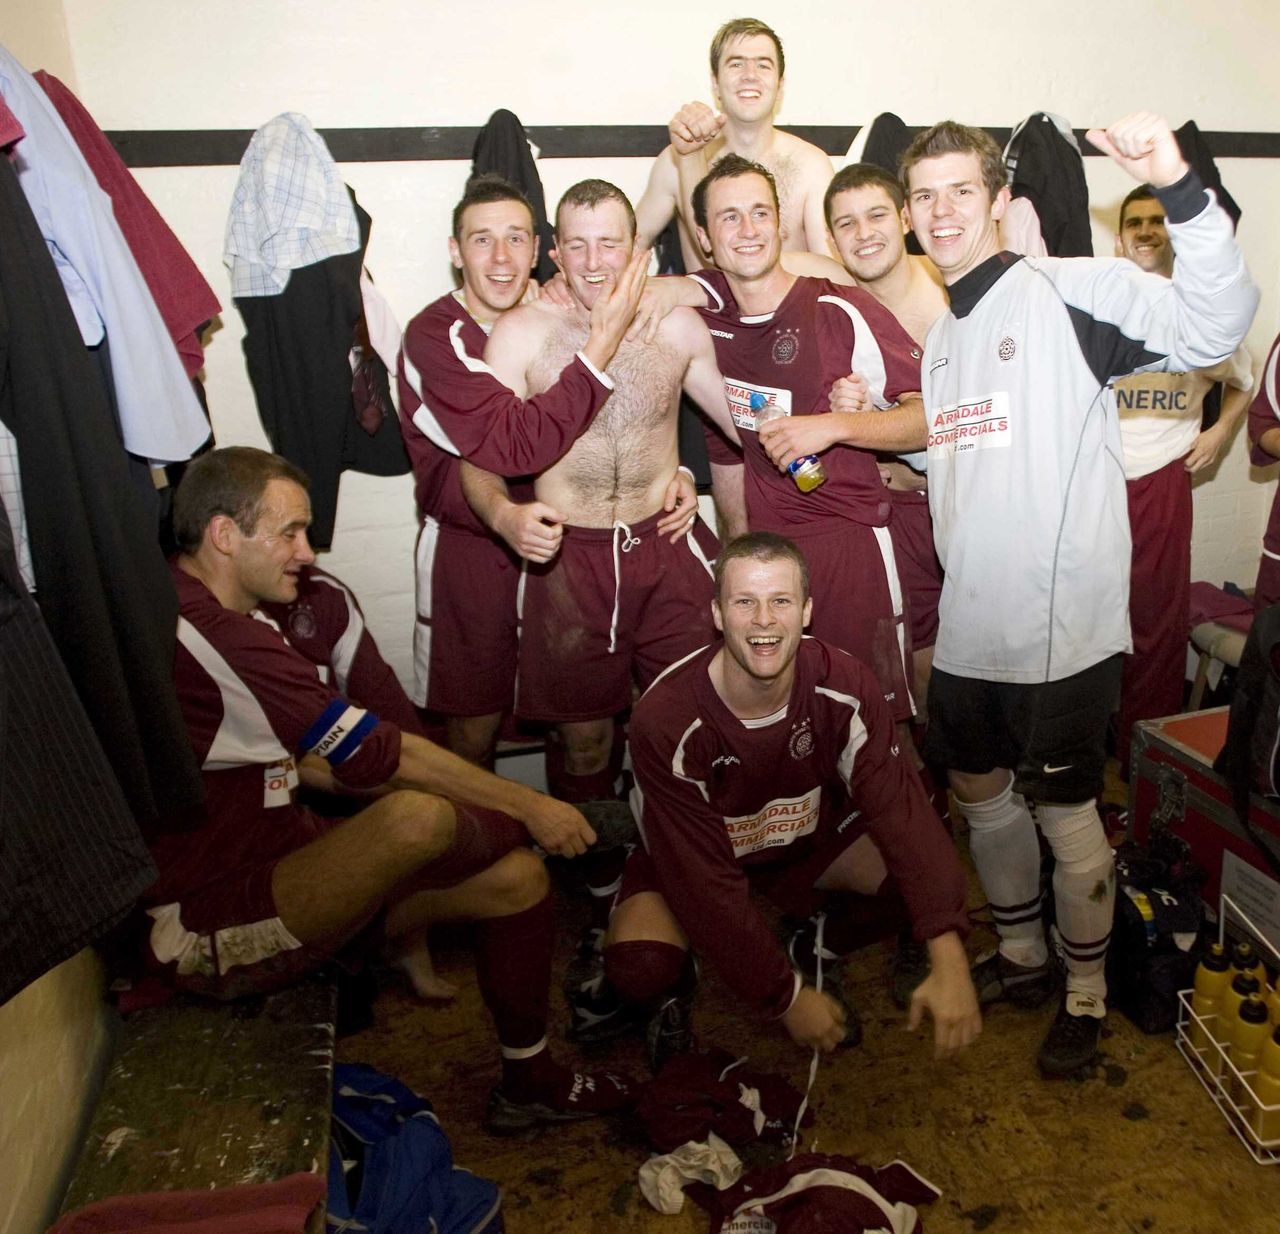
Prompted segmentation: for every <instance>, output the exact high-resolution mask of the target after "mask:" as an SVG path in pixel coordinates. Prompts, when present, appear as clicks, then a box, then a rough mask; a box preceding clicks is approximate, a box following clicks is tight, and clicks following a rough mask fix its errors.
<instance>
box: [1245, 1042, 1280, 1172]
mask: <svg viewBox="0 0 1280 1234" xmlns="http://www.w3.org/2000/svg"><path fill="white" fill-rule="evenodd" d="M1253 1093H1254V1096H1255V1097H1257V1098H1258V1108H1257V1109H1256V1110H1254V1111H1253V1117H1252V1119H1251V1122H1252V1124H1253V1129H1254V1131H1256V1132H1257V1133H1258V1139H1259V1140H1261V1141H1262V1144H1263V1147H1264V1148H1265V1147H1271V1148H1280V1028H1278V1029H1276V1030H1275V1031H1274V1032H1273V1033H1272V1034H1271V1036H1270V1037H1269V1038H1268V1039H1267V1043H1266V1044H1265V1045H1264V1046H1263V1047H1262V1054H1261V1055H1260V1056H1259V1058H1258V1074H1257V1075H1255V1076H1254V1077H1253ZM1269 1105H1270V1106H1275V1107H1276V1108H1275V1109H1274V1110H1268V1109H1267V1108H1266V1107H1267V1106H1269ZM1268 1140H1274V1141H1275V1143H1274V1144H1271V1145H1268V1144H1267V1141H1268Z"/></svg>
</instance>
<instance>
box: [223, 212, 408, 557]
mask: <svg viewBox="0 0 1280 1234" xmlns="http://www.w3.org/2000/svg"><path fill="white" fill-rule="evenodd" d="M351 201H352V204H353V205H354V206H355V210H356V218H357V220H358V221H359V224H360V247H359V248H358V249H357V250H356V251H355V252H353V253H342V254H340V255H338V256H336V257H326V258H325V259H324V260H323V261H317V262H314V263H313V264H311V265H309V266H301V267H299V268H298V269H296V270H293V271H291V272H290V274H289V282H288V284H287V285H286V286H285V289H284V290H283V291H282V292H281V293H280V294H279V295H277V296H237V297H236V298H235V305H236V308H237V309H238V310H239V311H240V316H241V317H243V318H244V325H245V336H244V343H243V346H244V356H245V363H246V366H247V368H248V370H249V380H250V382H252V384H253V395H254V398H255V399H256V400H257V404H258V414H259V415H260V416H261V417H262V427H263V428H264V429H265V430H266V433H267V436H268V437H269V438H270V440H271V448H272V449H273V450H274V451H275V452H276V453H277V454H282V455H283V456H284V457H285V458H287V459H288V460H289V461H290V462H291V463H296V464H297V465H298V466H299V467H301V468H302V470H303V471H305V472H306V473H307V475H308V476H309V477H310V478H311V516H312V520H313V521H312V524H311V542H312V544H313V545H314V546H315V547H316V548H318V549H327V548H329V547H330V545H331V544H332V543H333V525H334V520H335V519H336V517H337V512H338V484H339V480H340V479H341V476H342V473H343V472H344V471H346V470H348V469H349V470H352V471H363V472H366V473H367V474H369V475H373V476H401V475H404V473H405V472H407V471H408V470H409V457H408V455H407V454H406V453H405V449H404V439H403V438H402V437H401V436H400V425H399V422H398V421H397V419H396V417H395V416H387V417H386V418H385V419H384V420H383V421H382V423H381V425H380V426H379V427H378V429H377V431H376V432H374V433H373V434H370V433H368V432H367V431H366V430H365V429H363V428H361V426H360V422H359V420H358V419H357V413H356V408H355V406H354V405H353V401H352V388H351V377H352V374H351V360H350V356H351V347H352V344H353V342H354V341H355V337H356V325H357V323H358V322H359V320H360V318H361V316H362V315H363V313H364V306H363V302H362V300H361V297H360V267H361V266H362V265H363V264H364V252H365V246H366V245H367V244H368V243H369V226H370V219H369V216H368V214H366V213H365V211H364V210H363V209H362V208H361V207H360V203H359V202H357V201H356V199H355V194H354V193H352V194H351ZM373 367H374V369H375V371H376V373H377V374H378V380H379V381H380V382H382V383H383V389H382V390H381V394H382V396H383V399H384V401H385V404H386V406H388V407H390V406H391V405H392V404H391V395H390V392H389V391H387V390H386V389H385V383H386V369H385V368H384V367H383V366H382V363H381V361H378V362H377V363H376V364H374V366H373Z"/></svg>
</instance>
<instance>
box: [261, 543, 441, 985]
mask: <svg viewBox="0 0 1280 1234" xmlns="http://www.w3.org/2000/svg"><path fill="white" fill-rule="evenodd" d="M297 579H298V593H297V595H296V596H295V597H294V599H293V600H292V601H291V602H290V603H288V604H282V603H277V602H274V601H267V602H265V603H263V604H260V605H259V606H258V608H259V611H260V612H262V613H265V614H266V615H267V616H268V617H270V618H271V620H272V621H274V622H275V623H276V625H277V626H278V627H279V629H280V632H281V633H282V634H283V635H284V636H285V638H286V639H288V641H289V645H290V646H291V647H293V649H294V650H295V651H300V652H301V653H302V654H303V655H304V656H306V657H307V659H308V660H310V661H311V663H312V664H314V665H315V666H316V669H317V670H318V672H319V674H320V680H321V681H324V682H327V683H328V684H330V685H332V686H333V687H334V689H336V690H337V691H338V693H339V694H341V695H342V696H343V698H346V699H349V700H350V701H351V702H353V703H355V704H356V706H357V707H363V708H364V709H365V710H366V711H372V712H373V713H374V714H375V715H376V716H378V717H379V719H382V720H388V721H390V722H391V723H392V724H394V725H395V726H396V727H397V728H398V729H399V730H400V731H401V732H402V733H414V734H416V735H417V736H419V737H423V738H425V737H426V736H427V733H426V729H425V728H424V726H423V724H422V720H421V718H420V717H419V715H418V712H417V710H416V708H415V707H414V705H413V703H412V702H410V701H409V696H408V695H407V694H406V693H405V691H404V686H402V685H401V684H400V679H399V678H398V677H397V676H396V675H395V673H394V672H393V671H392V669H391V666H390V665H389V664H388V663H387V662H386V660H384V659H383V658H382V653H381V652H380V651H379V650H378V644H377V643H376V642H375V641H374V637H373V634H372V633H371V632H370V630H369V628H368V626H367V625H366V624H365V620H364V613H363V612H362V611H361V609H360V604H359V601H357V600H356V598H355V595H354V593H353V592H352V591H351V589H350V588H349V587H347V586H346V584H345V583H343V582H342V581H341V580H340V579H338V578H336V577H334V575H332V574H330V573H329V572H328V571H327V570H322V569H320V567H319V566H315V565H311V566H303V567H302V568H301V569H300V570H299V571H298V574H297ZM363 796H365V794H360V795H359V796H353V797H352V799H351V800H352V801H353V802H358V801H359V800H360V798H361V797H363ZM357 808H359V807H358V805H354V804H353V806H352V808H350V809H347V810H343V811H341V813H343V814H344V815H347V814H350V813H353V812H354V810H355V809H357ZM393 958H394V959H395V961H396V963H397V964H398V965H399V967H401V968H402V969H404V971H405V973H406V975H407V976H408V978H409V980H410V982H411V983H412V984H413V988H414V990H415V991H416V992H417V994H418V996H419V997H420V998H426V999H434V1000H439V1001H442V1002H447V1001H449V1000H451V999H452V998H453V997H454V996H455V995H456V994H457V992H458V990H457V987H456V986H455V985H453V984H452V983H451V982H448V981H445V980H444V979H443V978H441V977H438V976H437V975H436V971H435V966H434V965H433V964H432V961H431V953H430V951H429V950H428V948H427V936H426V932H425V930H424V931H423V934H422V936H421V938H413V937H408V938H406V939H404V940H403V946H402V948H398V949H397V952H396V954H395V955H394V957H393Z"/></svg>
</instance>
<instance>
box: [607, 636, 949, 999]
mask: <svg viewBox="0 0 1280 1234" xmlns="http://www.w3.org/2000/svg"><path fill="white" fill-rule="evenodd" d="M718 648H719V644H713V645H712V646H710V647H706V648H703V649H702V650H701V651H698V652H695V653H694V654H693V655H692V656H690V657H688V658H686V659H684V660H682V661H680V662H678V663H677V664H675V665H673V666H672V667H671V668H669V669H668V670H667V671H666V672H665V673H664V674H663V675H662V676H661V677H659V678H658V679H657V680H656V681H655V682H654V683H653V685H652V686H651V687H650V688H649V690H648V691H647V692H646V693H645V695H644V697H643V698H641V700H640V701H639V703H637V704H636V708H635V712H634V714H633V716H632V719H631V725H630V730H629V732H630V741H631V756H632V762H633V764H634V767H635V776H636V786H637V790H638V791H637V794H636V804H637V809H636V816H637V818H638V820H639V822H640V828H641V833H642V835H643V837H644V842H645V846H646V847H647V849H648V851H649V854H650V856H651V857H652V858H653V863H654V867H655V870H656V873H657V876H658V881H659V884H660V886H661V889H662V893H663V895H664V896H665V897H666V899H667V902H668V904H669V905H670V906H671V910H672V911H673V912H674V913H675V915H676V917H677V919H678V920H679V922H680V925H681V927H682V928H683V929H684V931H685V933H686V934H687V935H688V936H689V939H690V942H691V943H692V944H693V947H694V949H695V950H696V951H698V952H700V953H701V954H702V955H703V956H704V957H705V958H706V959H707V961H708V962H709V963H711V964H712V965H713V966H714V967H716V968H717V969H718V970H719V971H720V973H721V974H722V975H723V976H724V978H725V979H726V981H727V982H728V984H729V986H730V988H731V989H733V991H734V993H735V994H737V995H738V997H740V998H741V999H742V1000H743V1001H744V1002H745V1003H747V1004H748V1005H749V1006H751V1007H753V1008H755V1009H757V1010H759V1011H761V1012H765V1013H767V1014H770V1015H774V1016H777V1015H781V1014H782V1012H784V1011H785V1010H786V1009H787V1007H788V1006H789V1005H790V1003H791V999H792V997H793V994H794V990H795V985H794V980H793V976H792V971H791V965H790V963H789V962H788V960H787V956H786V954H785V952H784V951H783V949H782V946H781V944H780V943H779V942H778V941H777V939H776V938H775V937H774V935H773V932H772V930H770V928H769V924H768V922H767V921H766V919H765V917H764V915H763V914H762V913H761V912H760V910H759V908H758V907H757V906H756V905H755V904H754V903H752V900H751V896H750V886H749V879H750V877H751V875H752V873H753V872H759V871H764V870H769V869H776V868H777V867H778V866H780V865H782V864H785V863H790V862H801V861H803V860H804V859H805V858H806V857H809V856H811V855H813V854H814V851H815V849H820V850H822V851H824V852H825V851H828V850H830V851H831V853H832V858H833V859H834V857H835V856H836V855H838V854H839V853H840V852H842V851H843V850H844V849H845V848H847V847H848V845H850V844H852V843H853V842H854V840H856V839H857V838H858V836H859V835H861V834H862V833H863V832H864V831H865V832H869V833H870V834H871V837H872V839H873V840H874V841H875V843H876V845H877V847H878V848H879V849H880V851H881V853H882V854H883V856H884V860H885V864H886V865H887V866H888V868H889V872H890V874H892V875H893V877H894V879H895V880H896V882H897V884H898V886H899V888H900V890H901V892H902V896H903V899H904V900H905V901H906V904H907V909H908V911H909V913H910V915H911V920H912V924H913V927H914V929H915V933H916V935H917V937H919V938H922V939H927V938H934V937H936V936H937V935H939V934H944V933H946V932H947V931H949V930H956V931H958V932H960V933H962V934H963V933H964V932H965V931H966V930H967V928H968V922H967V917H966V915H965V905H964V899H965V881H964V875H963V873H962V872H961V869H960V864H959V861H958V860H957V858H956V854H955V849H954V848H953V846H952V844H951V840H950V838H949V837H948V836H947V834H946V832H945V831H944V829H943V827H942V823H941V822H940V821H939V819H938V817H937V815H936V814H934V812H933V810H932V809H931V807H930V806H929V802H928V799H927V798H926V797H925V793H924V789H923V788H922V787H921V785H920V778H919V776H917V775H916V773H915V770H914V768H913V767H912V766H911V763H910V754H909V753H908V754H906V755H905V756H904V755H903V753H902V752H901V751H900V749H899V746H898V744H897V735H896V732H895V730H894V725H893V720H892V719H891V717H890V715H889V713H888V710H887V709H886V707H885V703H884V700H883V698H882V697H881V696H882V691H881V689H880V687H879V685H878V684H877V682H876V680H875V677H874V676H873V675H872V673H871V670H870V669H868V668H867V667H866V666H865V665H864V664H862V663H861V662H860V661H858V660H855V659H854V658H853V657H852V656H850V655H847V654H846V653H845V652H843V651H840V650H839V649H837V648H834V647H829V646H828V645H827V644H825V643H822V642H820V641H819V640H817V639H813V638H806V639H804V640H803V641H802V642H801V644H800V650H799V653H798V655H797V657H796V675H795V682H794V684H793V686H792V689H791V697H790V699H789V700H788V702H787V705H786V707H785V708H783V709H782V710H781V711H779V712H778V713H777V714H775V715H772V716H768V717H766V718H764V719H760V720H740V719H738V717H737V716H735V715H734V714H733V713H732V712H731V711H730V710H729V709H728V708H727V707H726V706H725V704H724V703H723V702H722V701H721V699H720V696H719V695H718V694H717V693H716V690H715V687H714V686H713V685H712V684H711V678H710V677H709V675H708V672H707V669H708V665H709V664H710V663H711V660H712V658H713V657H714V656H715V654H716V651H717V650H718Z"/></svg>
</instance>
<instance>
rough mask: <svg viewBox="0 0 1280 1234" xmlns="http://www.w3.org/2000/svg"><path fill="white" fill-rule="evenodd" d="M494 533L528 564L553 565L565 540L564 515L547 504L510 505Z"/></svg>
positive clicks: (499, 517) (497, 520)
mask: <svg viewBox="0 0 1280 1234" xmlns="http://www.w3.org/2000/svg"><path fill="white" fill-rule="evenodd" d="M493 529H494V531H496V532H497V533H498V534H499V535H500V536H501V537H502V538H503V539H504V540H505V541H506V542H507V544H508V545H510V547H511V551H512V552H513V553H515V554H517V556H520V557H523V558H524V560H525V561H535V562H546V561H550V560H551V559H552V558H553V557H554V556H555V555H556V554H557V553H558V552H559V551H560V541H561V540H562V539H563V538H564V515H563V514H561V513H560V512H559V511H558V510H556V509H555V508H554V507H553V506H549V505H547V503H546V502H545V501H525V502H511V503H510V505H508V506H507V507H506V509H504V510H503V511H502V512H501V513H500V514H499V515H498V516H497V517H496V518H495V519H494V523H493Z"/></svg>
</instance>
